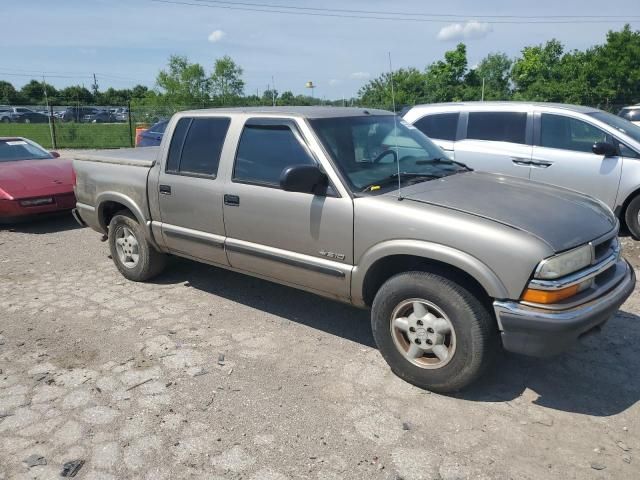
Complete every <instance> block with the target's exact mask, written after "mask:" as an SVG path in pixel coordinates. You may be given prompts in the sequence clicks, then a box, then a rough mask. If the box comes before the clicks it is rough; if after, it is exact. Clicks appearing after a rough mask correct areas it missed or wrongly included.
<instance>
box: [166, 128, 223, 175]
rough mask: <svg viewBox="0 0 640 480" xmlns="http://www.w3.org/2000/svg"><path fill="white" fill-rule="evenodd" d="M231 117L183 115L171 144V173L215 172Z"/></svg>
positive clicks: (198, 173)
mask: <svg viewBox="0 0 640 480" xmlns="http://www.w3.org/2000/svg"><path fill="white" fill-rule="evenodd" d="M230 122H231V121H230V119H229V118H225V117H210V118H181V119H180V120H178V123H177V125H176V128H175V130H174V132H173V136H172V138H171V144H170V145H169V153H168V156H167V167H166V171H167V173H177V174H185V175H203V176H215V175H217V173H218V165H219V164H220V154H221V153H222V146H223V145H224V140H225V138H226V135H227V130H228V129H229V123H230Z"/></svg>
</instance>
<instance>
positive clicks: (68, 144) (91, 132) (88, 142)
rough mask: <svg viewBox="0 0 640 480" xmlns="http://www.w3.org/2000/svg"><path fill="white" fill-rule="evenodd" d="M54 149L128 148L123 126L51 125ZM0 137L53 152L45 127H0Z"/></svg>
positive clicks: (94, 124) (12, 125) (125, 128)
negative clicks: (21, 139) (24, 140)
mask: <svg viewBox="0 0 640 480" xmlns="http://www.w3.org/2000/svg"><path fill="white" fill-rule="evenodd" d="M55 131H56V148H118V147H130V146H131V137H130V134H129V124H127V123H59V122H56V124H55ZM0 137H25V138H28V139H30V140H33V141H34V142H37V143H39V144H40V145H42V146H43V147H44V148H47V149H51V148H53V145H52V142H51V132H50V130H49V124H48V123H31V124H24V123H0Z"/></svg>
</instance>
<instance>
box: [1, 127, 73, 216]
mask: <svg viewBox="0 0 640 480" xmlns="http://www.w3.org/2000/svg"><path fill="white" fill-rule="evenodd" d="M58 157H59V155H58V153H56V152H48V151H47V150H45V149H44V148H42V147H41V146H40V145H38V144H37V143H35V142H32V141H31V140H27V139H26V138H21V137H0V221H4V222H7V221H14V220H17V219H19V218H25V217H30V216H33V215H42V214H45V213H52V212H59V211H64V210H67V211H69V210H71V209H72V208H73V207H74V206H75V196H74V194H73V178H72V177H73V170H72V163H71V160H70V159H62V158H58Z"/></svg>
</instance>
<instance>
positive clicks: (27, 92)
mask: <svg viewBox="0 0 640 480" xmlns="http://www.w3.org/2000/svg"><path fill="white" fill-rule="evenodd" d="M45 88H46V89H47V96H48V97H49V98H53V97H55V96H56V95H57V93H58V92H57V90H56V89H55V88H54V87H53V85H49V84H48V83H43V82H39V81H38V80H31V81H30V82H29V83H27V84H26V85H24V86H23V87H22V88H21V89H20V95H21V97H22V98H23V100H24V101H26V102H27V103H30V104H32V105H38V104H43V103H44V91H45Z"/></svg>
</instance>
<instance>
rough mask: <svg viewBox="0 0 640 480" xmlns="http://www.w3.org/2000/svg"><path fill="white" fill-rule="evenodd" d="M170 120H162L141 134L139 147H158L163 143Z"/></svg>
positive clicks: (137, 143) (138, 142)
mask: <svg viewBox="0 0 640 480" xmlns="http://www.w3.org/2000/svg"><path fill="white" fill-rule="evenodd" d="M168 123H169V121H168V120H162V121H160V122H158V123H155V124H153V125H151V126H150V127H149V128H148V129H147V130H145V131H144V132H142V133H140V136H139V138H138V141H137V142H136V145H137V146H138V147H156V146H158V145H160V143H161V142H162V136H163V135H164V131H165V129H166V128H167V124H168Z"/></svg>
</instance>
